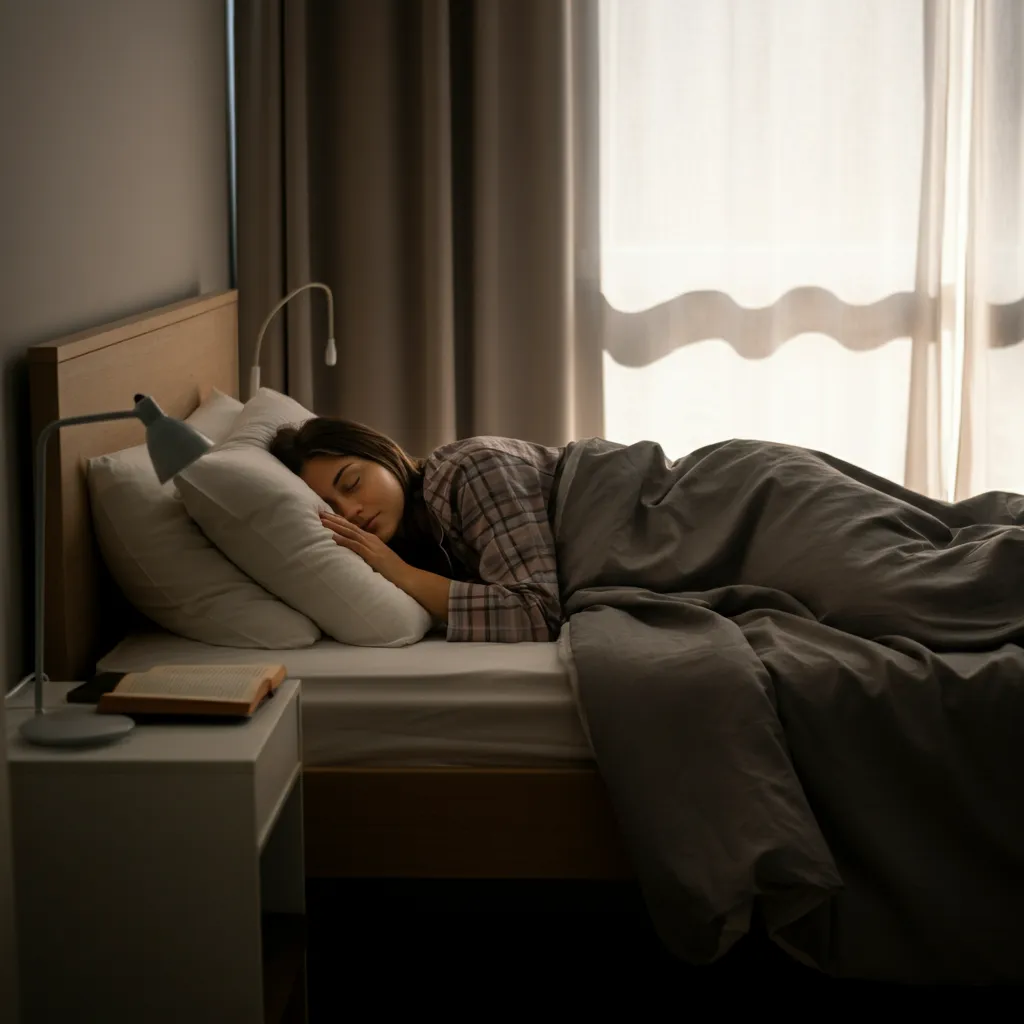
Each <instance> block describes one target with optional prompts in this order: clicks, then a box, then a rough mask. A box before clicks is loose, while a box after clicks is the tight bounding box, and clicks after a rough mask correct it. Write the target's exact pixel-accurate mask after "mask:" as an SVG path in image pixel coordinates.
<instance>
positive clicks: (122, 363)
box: [28, 291, 238, 680]
mask: <svg viewBox="0 0 1024 1024" xmlns="http://www.w3.org/2000/svg"><path fill="white" fill-rule="evenodd" d="M237 299H238V293H237V292H235V291H227V292H221V293H218V294H215V295H204V296H200V297H199V298H195V299H186V300H185V301H183V302H177V303H175V304H174V305H171V306H164V307H162V308H161V309H156V310H153V311H152V312H150V313H143V314H141V315H139V316H133V317H128V318H127V319H124V320H118V321H117V322H116V323H112V324H106V325H104V326H102V327H97V328H95V329H93V330H88V331H81V332H79V333H78V334H73V335H71V336H69V337H66V338H61V339H60V340H58V341H51V342H44V343H42V344H39V345H34V346H32V347H31V348H30V349H29V350H28V363H29V387H30V401H31V408H32V436H33V439H34V438H36V437H38V435H39V432H40V431H41V430H42V428H43V427H44V426H45V425H46V424H47V423H50V422H51V421H53V420H56V419H63V418H64V417H66V416H80V415H84V414H86V413H94V412H104V411H107V410H115V409H130V408H131V407H132V405H133V397H134V395H135V394H136V393H142V394H147V395H151V396H152V397H153V398H154V399H156V401H157V402H158V403H159V405H160V407H161V408H162V409H163V410H164V412H166V413H167V414H168V415H170V416H177V417H185V416H188V415H189V413H191V412H192V411H193V410H194V409H195V408H196V406H197V405H198V404H199V402H200V400H201V398H202V397H205V395H206V394H207V392H208V391H209V390H210V389H211V388H214V387H215V388H218V389H219V390H221V391H223V392H224V393H225V394H229V395H233V396H237V395H238V304H237ZM143 440H144V432H143V427H142V424H141V423H139V422H138V421H137V420H120V421H115V422H113V423H97V424H87V425H85V426H75V427H67V428H66V429H64V430H61V431H58V432H57V434H56V435H55V436H54V437H52V438H51V439H50V445H49V452H48V463H47V490H46V501H47V508H46V572H45V577H46V643H45V648H46V651H45V654H46V662H45V664H46V674H47V675H48V676H49V677H50V678H51V679H59V680H74V679H82V678H85V677H86V676H87V675H89V674H91V673H92V672H93V671H94V669H95V664H96V661H97V660H98V658H100V657H102V655H103V654H104V653H106V651H107V650H109V649H110V647H111V646H112V645H113V644H115V643H116V642H117V641H118V640H119V639H120V638H121V637H122V636H123V635H124V633H125V632H126V630H127V628H128V626H129V625H130V624H131V622H132V613H131V611H130V609H129V608H128V605H127V602H126V601H125V600H124V599H123V597H121V595H120V592H119V591H118V590H117V588H116V587H115V586H114V585H113V583H112V582H111V580H110V577H109V575H108V573H107V571H106V568H105V566H104V564H103V561H102V557H101V556H100V553H99V549H98V547H97V544H96V538H95V535H94V533H93V528H92V516H91V515H90V511H89V492H88V487H87V484H86V476H85V467H86V460H87V459H90V458H93V457H94V456H97V455H105V454H107V453H109V452H115V451H120V450H121V449H122V448H128V447H131V446H132V445H136V444H141V443H142V442H143Z"/></svg>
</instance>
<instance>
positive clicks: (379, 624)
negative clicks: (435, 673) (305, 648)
mask: <svg viewBox="0 0 1024 1024" xmlns="http://www.w3.org/2000/svg"><path fill="white" fill-rule="evenodd" d="M312 415H313V414H312V413H310V412H308V411H307V410H306V409H304V408H303V407H302V406H301V405H299V403H298V402H296V401H294V400H293V399H291V398H288V397H286V396H285V395H281V394H278V393H277V392H276V391H271V390H270V389H269V388H261V389H260V390H259V392H258V393H257V394H256V396H255V397H254V398H252V399H250V400H249V401H248V402H247V403H246V405H245V409H244V410H243V411H242V413H241V414H240V415H239V417H238V420H237V421H236V422H235V425H234V427H233V428H232V430H231V435H230V437H228V439H227V440H226V441H225V442H224V443H223V444H221V445H220V446H218V447H217V448H215V449H214V450H213V451H211V452H208V453H207V454H206V455H204V456H203V457H202V458H201V459H199V460H197V461H196V462H194V463H193V464H192V465H191V466H189V468H188V469H186V470H185V472H184V473H182V474H181V475H180V476H179V477H178V478H177V482H178V489H179V491H180V492H181V496H182V500H183V501H184V502H185V507H186V508H187V509H188V512H189V515H190V516H192V518H193V519H194V520H195V521H196V522H197V523H198V524H199V525H200V527H202V529H203V532H204V533H205V534H206V536H207V537H209V538H210V540H212V541H213V542H214V544H216V545H217V546H218V547H219V548H220V549H221V551H223V552H224V554H226V555H227V556H228V558H230V559H231V561H233V562H234V563H235V564H236V565H238V566H239V567H241V568H242V569H244V570H245V572H246V573H248V574H249V575H250V576H251V577H252V578H253V579H254V580H257V581H258V582H259V583H262V584H263V586H265V587H266V588H267V590H269V591H270V592H271V593H273V594H276V595H277V596H278V597H280V598H281V599H282V600H284V601H287V602H288V604H290V605H291V606H292V607H293V608H298V609H299V610H300V611H301V612H304V613H305V614H306V615H308V616H309V617H310V618H311V619H312V620H313V621H314V622H315V623H316V624H317V625H318V626H319V627H320V628H321V629H322V630H323V631H324V633H326V634H327V635H328V636H331V637H333V638H334V639H335V640H338V641H340V642H341V643H346V644H357V645H359V646H363V647H400V646H404V645H405V644H411V643H415V642H416V641H417V640H419V639H420V638H421V637H422V636H423V635H424V634H425V633H426V632H427V630H429V629H430V626H431V622H430V615H429V613H428V612H427V611H426V610H425V609H424V608H422V607H421V606H420V605H419V604H417V603H416V601H414V600H413V599H412V598H411V597H409V595H408V594H406V593H405V592H404V591H402V590H399V589H398V587H396V586H394V585H393V584H391V583H389V582H388V581H387V580H386V579H384V577H383V576H381V575H380V574H378V573H376V572H374V571H373V570H372V569H371V568H370V567H369V566H368V565H367V564H366V563H365V562H364V561H363V560H362V559H361V558H360V557H359V556H358V555H357V554H355V553H354V552H352V551H349V550H347V549H346V548H342V547H339V546H338V545H337V544H335V543H334V541H333V540H332V539H331V534H330V533H329V531H327V530H325V529H324V527H323V525H322V524H321V522H320V519H319V516H318V514H317V513H318V511H319V510H320V509H326V508H327V505H325V504H324V502H322V501H321V500H320V499H319V498H318V497H317V495H316V494H315V493H314V492H313V491H312V490H311V489H310V488H309V487H308V486H307V485H306V484H305V483H304V482H303V481H302V480H301V479H299V477H297V476H296V475H295V474H294V473H292V472H291V471H290V470H288V469H287V468H286V467H285V466H284V465H282V463H281V462H279V461H278V460H277V459H276V458H274V456H273V455H271V454H270V453H269V452H268V451H267V446H268V445H269V443H270V441H271V439H272V438H273V436H274V434H275V433H276V432H277V428H278V427H280V426H284V425H286V424H296V425H297V424H299V423H303V422H305V421H306V420H307V419H309V418H310V417H311V416H312Z"/></svg>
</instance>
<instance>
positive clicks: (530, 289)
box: [235, 0, 601, 452]
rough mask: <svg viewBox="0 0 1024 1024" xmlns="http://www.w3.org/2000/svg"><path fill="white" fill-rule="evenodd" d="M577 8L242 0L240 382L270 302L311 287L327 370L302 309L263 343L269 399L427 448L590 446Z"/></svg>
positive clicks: (594, 377) (533, 2) (590, 350)
mask: <svg viewBox="0 0 1024 1024" xmlns="http://www.w3.org/2000/svg"><path fill="white" fill-rule="evenodd" d="M586 6H587V5H586V4H576V3H572V2H571V0H496V2H495V0H479V2H471V0H452V2H451V3H449V2H447V0H422V2H417V3H404V2H400V0H375V2H372V3H371V2H366V0H361V2H360V0H332V2H328V0H322V2H315V0H309V2H298V0H297V2H285V0H237V4H236V25H235V31H236V51H237V57H236V67H237V104H238V116H237V123H238V172H237V177H238V285H239V320H240V332H241V339H242V340H241V343H240V351H241V357H242V365H243V367H244V368H247V366H248V360H249V358H251V352H252V347H253V345H254V344H255V333H256V332H257V331H258V329H259V324H260V323H261V321H262V318H263V316H265V314H266V311H267V310H269V309H270V308H271V306H272V305H273V303H274V302H275V301H276V300H277V298H279V297H280V296H281V295H282V294H284V293H285V292H286V291H288V290H290V289H291V288H294V287H296V286H297V285H299V284H301V283H303V282H305V281H308V280H322V281H324V282H325V283H326V284H328V285H329V286H330V287H331V288H332V290H333V292H334V295H335V337H336V339H337V343H338V365H337V366H336V367H335V368H333V369H330V368H327V367H325V366H323V364H322V362H321V360H322V355H321V353H322V340H321V339H323V338H325V337H326V322H325V314H324V310H323V304H322V303H321V302H320V301H319V296H318V295H317V294H316V293H314V294H313V295H312V296H310V297H305V296H303V297H302V298H299V299H296V300H293V302H291V303H290V304H289V308H288V312H287V316H286V317H282V318H281V322H279V323H276V324H275V325H274V327H273V329H272V330H271V331H269V332H268V335H267V337H266V338H265V339H264V351H263V358H262V360H261V362H262V365H263V370H262V375H263V380H264V382H265V383H266V384H268V385H269V386H273V387H277V388H280V389H282V390H285V391H287V392H288V393H289V394H291V395H293V396H294V397H295V398H296V399H297V400H299V401H300V402H303V403H304V404H307V405H309V406H311V407H312V408H314V409H315V410H316V411H317V412H319V413H321V414H325V415H338V416H344V417H346V418H350V419H356V420H360V421H362V422H365V423H368V424H370V425H372V426H375V427H377V428H378V429H380V430H382V431H384V432H385V433H388V434H390V435H391V436H392V437H394V438H395V439H396V440H398V441H399V442H400V443H402V444H403V445H405V446H406V447H408V448H409V449H410V450H412V451H417V452H427V451H429V450H430V449H432V448H433V447H435V446H436V445H438V444H441V443H444V442H446V441H449V440H452V439H453V438H455V437H456V436H468V435H471V434H481V433H494V434H507V435H511V436H516V437H522V438H526V439H529V440H535V441H539V442H542V443H549V444H561V443H564V442H565V441H567V440H569V439H570V438H572V437H576V436H581V435H583V434H587V433H600V431H601V403H600V391H599V385H600V358H601V356H600V347H599V344H598V342H597V340H596V335H593V334H591V335H590V343H589V345H588V344H586V343H585V342H584V340H583V339H582V338H581V332H580V330H579V325H578V320H579V318H578V317H577V315H576V309H577V305H578V301H579V300H578V287H577V280H576V279H577V271H576V253H577V241H576V225H577V222H578V218H579V215H580V211H579V210H578V208H577V204H576V200H577V192H576V189H575V175H576V167H575V163H574V145H573V125H574V118H575V117H576V116H577V114H576V110H577V102H578V97H577V94H576V77H575V73H574V64H573V60H572V52H573V25H574V23H575V21H576V20H577V19H578V18H579V17H580V14H579V11H580V10H581V9H584V8H585V7H586ZM453 81H454V83H455V87H454V88H453ZM592 109H596V108H593V107H592ZM593 215H594V216H596V210H595V211H594V214H593ZM243 376H244V375H243ZM595 385H596V391H595Z"/></svg>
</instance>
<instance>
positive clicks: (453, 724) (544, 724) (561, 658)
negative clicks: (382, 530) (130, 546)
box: [99, 633, 593, 767]
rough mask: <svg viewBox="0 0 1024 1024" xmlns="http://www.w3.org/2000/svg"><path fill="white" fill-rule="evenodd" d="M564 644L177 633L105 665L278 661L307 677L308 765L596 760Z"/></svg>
mask: <svg viewBox="0 0 1024 1024" xmlns="http://www.w3.org/2000/svg"><path fill="white" fill-rule="evenodd" d="M568 657H569V656H568V647H567V645H566V644H565V643H564V642H563V641H559V642H558V643H522V644H484V643H481V644H472V643H459V644H450V643H447V642H446V641H445V640H444V639H443V638H441V637H427V638H425V639H424V640H421V641H420V642H419V643H416V644H412V645H411V646H409V647H398V648H380V647H351V646H348V645H346V644H339V643H336V642H335V641H333V640H320V641H318V642H317V643H315V644H314V645H313V646H312V647H308V648H304V649H302V650H289V651H266V650H251V649H242V648H235V647H213V646H210V645H208V644H201V643H197V642H195V641H192V640H185V639H183V638H182V637H178V636H173V635H171V634H169V633H145V634H137V635H132V636H129V637H126V638H125V639H124V640H122V641H121V643H119V644H118V645H117V647H115V648H114V649H113V650H112V651H111V652H110V653H109V654H107V655H106V656H105V657H104V658H103V659H102V660H101V661H100V663H99V667H100V669H102V670H104V671H114V672H130V671H137V670H140V669H144V668H148V667H150V666H152V665H161V664H166V665H186V664H202V663H212V664H231V663H242V662H257V661H272V662H275V663H278V662H279V663H281V664H283V665H285V666H286V667H287V669H288V674H289V675H290V676H292V677H294V678H298V679H301V680H302V731H303V738H302V746H303V761H304V763H305V764H306V765H317V766H324V765H360V764H361V765H380V766H384V765H392V766H427V765H434V766H439V765H458V766H469V765H476V766H506V767H540V766H552V765H563V766H564V765H578V764H580V763H581V762H583V763H588V764H589V763H592V757H593V755H592V752H591V748H590V744H589V743H588V741H587V738H586V735H585V732H584V730H583V727H582V725H581V723H580V719H579V716H578V714H577V711H576V701H575V699H574V696H573V685H572V679H571V664H570V663H568V662H567V658H568Z"/></svg>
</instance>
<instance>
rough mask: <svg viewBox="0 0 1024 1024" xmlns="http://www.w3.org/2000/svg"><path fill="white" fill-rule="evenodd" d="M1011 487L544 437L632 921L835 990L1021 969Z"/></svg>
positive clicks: (563, 569) (695, 947) (580, 658)
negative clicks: (558, 445) (1006, 490)
mask: <svg viewBox="0 0 1024 1024" xmlns="http://www.w3.org/2000/svg"><path fill="white" fill-rule="evenodd" d="M1022 526H1024V498H1022V497H1020V496H1018V495H1010V494H996V493H992V494H987V495H982V496H980V497H977V498H974V499H971V500H969V501H964V502H960V503H958V504H946V503H943V502H938V501H932V500H929V499H927V498H924V497H922V496H920V495H918V494H915V493H913V492H911V491H908V490H905V489H904V488H901V487H899V486H896V485H895V484H893V483H891V482H889V481H887V480H883V479H881V478H879V477H876V476H873V475H872V474H870V473H868V472H866V471H864V470H861V469H858V468H857V467H855V466H851V465H848V464H846V463H843V462H841V461H839V460H837V459H833V458H830V457H828V456H825V455H822V454H819V453H815V452H811V451H807V450H804V449H799V448H793V447H787V446H785V445H779V444H770V443H764V442H755V441H740V440H734V441H727V442H724V443H721V444H716V445H712V446H709V447H707V448H704V449H701V450H699V451H697V452H694V453H693V454H691V455H689V456H687V457H686V458H684V459H680V460H678V461H677V462H669V461H667V460H666V459H665V457H664V455H663V453H662V451H661V449H660V448H659V447H658V446H657V445H655V444H652V443H640V444H635V445H632V446H628V447H624V446H621V445H616V444H612V443H610V442H607V441H602V440H589V441H582V442H578V443H576V444H573V445H570V446H569V449H568V450H567V452H566V455H565V459H564V463H563V470H562V473H561V477H560V480H559V484H558V488H557V493H556V498H555V535H556V542H557V550H558V562H559V577H560V586H561V590H562V598H563V602H564V608H565V611H566V614H567V616H568V620H569V624H568V627H567V629H568V636H569V644H570V647H571V651H572V656H573V662H574V664H575V668H576V674H577V687H578V701H579V707H580V713H581V715H582V717H583V719H584V722H585V724H586V726H587V728H588V731H589V733H590V737H591V741H592V744H593V748H594V754H595V758H596V761H597V765H598V768H599V770H600V771H601V773H602V776H603V778H604V780H605V782H606V785H607V788H608V791H609V794H610V797H611V800H612V803H613V806H614V809H615V812H616V814H617V817H618V820H619V824H620V827H621V830H622V834H623V837H624V839H625V841H626V844H627V847H628V849H629V851H630V853H631V856H632V859H633V863H634V867H635V869H636V872H637V875H638V878H639V880H640V884H641V886H642V888H643V891H644V894H645V898H646V901H647V904H648V907H649V910H650V913H651V916H652V918H653V920H654V922H655V925H656V927H657V928H658V931H659V933H660V934H661V936H662V938H663V940H664V941H665V943H666V944H667V945H668V946H669V947H670V948H671V949H672V950H673V951H674V952H675V953H676V954H677V955H679V956H680V957H682V958H684V959H685V960H688V961H690V962H695V963H699V962H709V961H712V960H715V959H716V958H718V957H719V956H721V955H722V954H723V953H724V952H725V951H726V950H728V949H729V947H730V946H731V945H732V944H733V943H734V942H735V941H736V940H737V939H738V938H739V937H741V936H742V935H744V934H745V933H746V932H747V931H748V930H749V929H750V928H751V927H752V925H753V924H754V923H755V922H760V923H762V924H763V925H764V927H765V928H766V929H767V932H768V934H769V935H770V936H771V937H772V939H773V940H774V941H775V942H777V943H778V944H779V945H780V946H782V947H783V948H784V949H786V950H787V951H788V952H790V953H791V954H792V955H794V956H795V957H797V958H798V959H800V960H801V961H803V962H805V963H808V964H813V965H815V966H817V967H819V968H821V969H822V970H824V971H827V972H829V973H831V974H834V975H837V976H845V977H861V978H876V979H894V980H903V981H917V982H929V981H960V982H965V981H966V982H989V981H999V980H1015V981H1020V980H1024V650H1022V648H1021V647H1020V646H1019V645H1020V644H1021V643H1024V528H1022Z"/></svg>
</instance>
